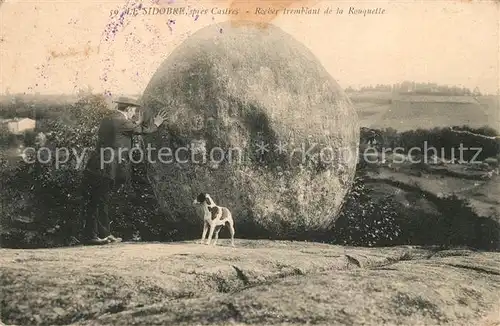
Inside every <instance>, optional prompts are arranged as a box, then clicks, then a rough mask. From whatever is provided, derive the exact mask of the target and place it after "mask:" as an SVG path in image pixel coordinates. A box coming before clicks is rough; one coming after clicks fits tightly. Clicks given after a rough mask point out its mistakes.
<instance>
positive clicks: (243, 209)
mask: <svg viewBox="0 0 500 326" xmlns="http://www.w3.org/2000/svg"><path fill="white" fill-rule="evenodd" d="M143 102H144V104H145V105H146V107H147V108H148V114H147V117H151V116H152V115H153V114H154V113H155V112H157V111H158V110H160V109H161V108H162V107H167V110H168V112H169V117H168V119H167V121H166V122H165V124H164V126H163V127H162V129H161V132H160V133H159V134H158V135H155V136H151V137H148V138H147V141H148V142H150V143H151V144H152V145H151V147H154V148H155V149H156V151H153V152H152V153H153V154H152V156H153V157H155V158H156V157H157V154H158V153H159V148H161V147H167V148H168V149H163V156H162V161H160V160H156V163H153V164H151V165H150V168H149V173H150V176H151V179H152V182H153V183H154V186H155V188H156V190H157V193H158V196H159V197H160V199H161V203H162V205H164V206H165V208H166V210H165V211H166V218H170V219H172V220H183V221H188V222H189V221H192V220H193V215H194V214H195V210H194V209H193V208H192V207H191V206H192V205H191V202H192V200H193V198H194V197H195V196H196V195H197V194H198V193H200V192H208V193H210V194H211V195H212V197H213V198H214V199H215V200H216V202H217V203H218V204H220V205H223V206H227V207H229V208H230V209H231V210H232V211H233V215H234V216H235V219H237V220H239V225H240V226H242V225H246V226H245V227H244V228H242V229H240V234H242V233H245V232H246V230H248V229H250V228H251V227H250V225H253V226H259V227H261V228H264V229H266V230H268V231H269V232H271V233H273V234H276V235H284V234H290V233H296V232H302V231H315V230H324V229H325V228H326V227H327V226H329V224H331V222H333V221H334V220H335V218H336V216H337V214H338V211H339V209H340V207H341V204H342V202H343V199H344V196H345V194H346V192H347V191H348V190H349V187H350V185H351V183H352V179H353V175H354V171H355V166H356V161H357V149H358V145H359V128H358V123H357V115H356V113H355V111H354V109H353V106H352V103H351V102H350V100H349V99H348V98H347V96H346V95H345V93H344V92H343V90H342V89H341V87H340V86H339V85H338V84H337V83H336V82H335V80H334V79H333V78H332V77H331V76H330V74H329V73H328V72H327V71H326V70H325V69H324V68H323V66H322V65H321V64H320V62H319V61H318V59H316V58H315V56H314V55H313V54H312V53H311V52H310V51H309V50H308V49H307V48H306V47H305V46H304V45H302V44H301V43H300V42H298V41H296V40H295V39H294V38H293V37H292V36H290V35H288V34H287V33H285V32H283V31H282V30H281V29H279V28H277V27H275V26H273V25H268V26H266V27H265V28H262V26H260V27H255V26H253V25H251V24H241V23H240V24H238V25H231V23H226V24H217V25H212V26H208V27H205V28H203V29H201V30H200V31H198V32H196V33H194V34H193V35H191V36H190V37H189V38H188V39H187V40H186V41H185V42H184V43H182V44H181V45H180V46H178V48H177V49H175V50H174V51H173V52H172V54H170V55H169V57H168V58H167V59H166V60H165V61H164V62H163V64H162V65H161V66H160V67H159V68H158V70H157V71H156V73H155V74H154V76H153V77H152V79H151V81H150V83H149V84H148V86H147V88H146V89H145V91H144V94H143ZM183 147H184V148H183ZM155 153H156V154H155ZM155 155H156V156H155ZM196 223H199V221H196ZM237 225H238V222H237ZM237 232H238V231H237Z"/></svg>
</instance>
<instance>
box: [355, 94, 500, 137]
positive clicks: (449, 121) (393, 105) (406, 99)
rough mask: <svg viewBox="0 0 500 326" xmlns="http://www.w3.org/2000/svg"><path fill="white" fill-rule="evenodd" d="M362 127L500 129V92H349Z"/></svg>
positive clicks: (403, 129) (400, 129) (402, 129)
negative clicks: (432, 93) (499, 95)
mask: <svg viewBox="0 0 500 326" xmlns="http://www.w3.org/2000/svg"><path fill="white" fill-rule="evenodd" d="M348 95H349V96H350V97H351V99H352V101H353V102H354V105H355V108H356V110H357V112H358V116H359V119H360V124H361V126H362V127H369V128H389V127H390V128H394V129H396V130H398V131H406V130H412V129H418V128H422V129H430V128H434V127H450V126H462V125H468V126H470V127H472V128H480V127H484V126H487V127H491V128H494V129H496V130H500V106H499V105H500V100H499V97H498V96H493V95H490V96H479V97H472V96H431V95H405V96H396V97H394V96H393V95H392V94H391V93H389V92H362V93H348Z"/></svg>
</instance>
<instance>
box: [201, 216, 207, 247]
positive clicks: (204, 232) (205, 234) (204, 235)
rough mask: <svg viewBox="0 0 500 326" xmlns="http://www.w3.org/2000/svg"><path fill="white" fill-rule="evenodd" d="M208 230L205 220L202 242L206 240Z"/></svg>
mask: <svg viewBox="0 0 500 326" xmlns="http://www.w3.org/2000/svg"><path fill="white" fill-rule="evenodd" d="M207 232H208V226H207V222H205V221H203V233H202V234H201V240H200V243H203V240H205V237H206V236H207Z"/></svg>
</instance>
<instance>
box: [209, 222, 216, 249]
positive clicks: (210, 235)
mask: <svg viewBox="0 0 500 326" xmlns="http://www.w3.org/2000/svg"><path fill="white" fill-rule="evenodd" d="M214 229H215V226H214V224H213V223H212V224H210V231H209V232H208V239H207V245H209V244H210V241H211V240H212V236H213V235H214Z"/></svg>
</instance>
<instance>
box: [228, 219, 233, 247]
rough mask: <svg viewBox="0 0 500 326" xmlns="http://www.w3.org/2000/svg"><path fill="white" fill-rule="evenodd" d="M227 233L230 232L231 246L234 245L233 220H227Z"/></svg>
mask: <svg viewBox="0 0 500 326" xmlns="http://www.w3.org/2000/svg"><path fill="white" fill-rule="evenodd" d="M228 224H229V233H231V246H232V247H234V223H233V221H228Z"/></svg>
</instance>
